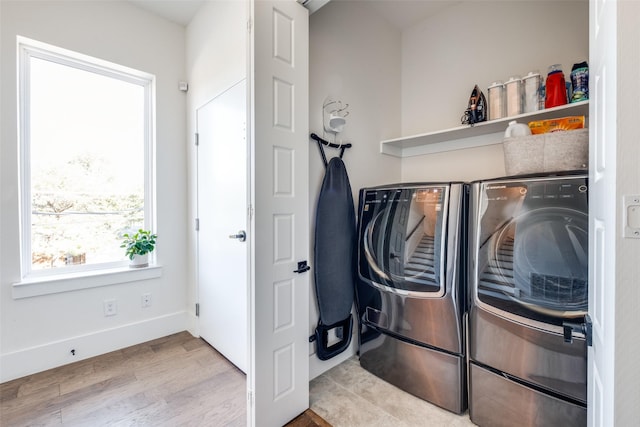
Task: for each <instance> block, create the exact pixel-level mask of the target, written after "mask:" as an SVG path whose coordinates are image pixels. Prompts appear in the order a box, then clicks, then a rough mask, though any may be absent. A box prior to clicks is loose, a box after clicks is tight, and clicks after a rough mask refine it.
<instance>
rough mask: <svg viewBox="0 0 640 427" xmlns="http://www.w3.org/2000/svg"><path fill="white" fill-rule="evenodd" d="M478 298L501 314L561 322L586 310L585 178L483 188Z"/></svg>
mask: <svg viewBox="0 0 640 427" xmlns="http://www.w3.org/2000/svg"><path fill="white" fill-rule="evenodd" d="M483 191H484V193H483V194H482V197H483V198H482V200H481V206H482V216H481V219H480V233H479V239H480V240H479V243H478V249H477V251H476V257H477V265H478V276H477V286H476V292H477V294H476V295H477V298H478V299H479V301H480V302H482V303H484V304H485V308H487V309H489V310H492V311H496V312H498V313H500V314H502V315H505V316H508V317H513V316H519V317H524V318H528V319H531V320H534V321H539V322H544V323H550V324H556V325H562V322H563V320H566V319H571V318H577V317H581V316H584V315H585V314H586V313H587V308H588V291H587V287H588V272H589V269H588V259H589V246H588V244H589V239H588V230H589V220H588V206H587V194H586V192H587V188H586V178H583V179H576V178H565V179H558V178H555V179H549V180H522V181H506V182H500V183H492V184H490V185H489V184H488V185H485V186H484V187H483Z"/></svg>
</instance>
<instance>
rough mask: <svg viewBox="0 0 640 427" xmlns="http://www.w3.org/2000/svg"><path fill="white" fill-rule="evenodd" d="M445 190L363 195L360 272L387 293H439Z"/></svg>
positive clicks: (427, 189) (369, 281)
mask: <svg viewBox="0 0 640 427" xmlns="http://www.w3.org/2000/svg"><path fill="white" fill-rule="evenodd" d="M447 196H448V188H447V187H442V186H434V187H420V188H399V189H378V190H372V191H369V192H367V193H365V194H364V203H363V206H362V211H361V212H360V223H361V226H360V231H359V233H360V236H359V240H360V244H359V273H360V276H361V278H363V279H364V280H366V281H367V282H368V283H371V284H372V285H374V286H378V287H383V288H385V289H387V290H389V291H399V292H402V291H408V292H411V293H412V294H413V293H429V294H433V293H435V294H437V295H440V294H441V293H442V289H443V280H442V275H443V265H442V264H443V262H444V257H443V248H444V239H443V232H444V226H445V225H446V219H445V217H444V216H445V212H446V211H447Z"/></svg>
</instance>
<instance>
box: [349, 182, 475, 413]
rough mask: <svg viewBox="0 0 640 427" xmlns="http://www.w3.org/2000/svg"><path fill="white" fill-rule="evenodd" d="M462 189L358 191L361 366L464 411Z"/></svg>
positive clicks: (458, 185)
mask: <svg viewBox="0 0 640 427" xmlns="http://www.w3.org/2000/svg"><path fill="white" fill-rule="evenodd" d="M467 193H468V187H467V185H466V184H463V183H419V184H398V185H390V186H383V187H373V188H365V189H362V190H360V200H359V221H358V277H359V281H358V283H357V289H356V299H357V307H358V317H359V327H360V328H359V330H360V334H359V342H360V364H361V365H362V367H363V368H365V369H366V370H368V371H369V372H372V373H373V374H375V375H377V376H379V377H380V378H383V379H385V380H386V381H387V382H390V383H392V384H394V385H396V386H397V387H399V388H401V389H403V390H405V391H407V392H409V393H412V394H414V395H415V396H418V397H420V398H422V399H424V400H427V401H429V402H432V403H434V404H436V405H438V406H441V407H443V408H445V409H448V410H449V411H452V412H455V413H462V412H464V411H465V410H466V407H467V399H466V394H467V393H466V385H465V384H466V368H465V366H466V365H465V333H464V327H463V325H464V321H463V320H464V315H465V300H466V298H465V288H464V283H465V272H464V269H463V266H464V265H465V260H464V259H463V257H464V256H465V252H464V251H463V250H462V248H463V247H464V244H465V239H466V218H465V212H466V203H467Z"/></svg>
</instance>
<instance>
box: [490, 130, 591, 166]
mask: <svg viewBox="0 0 640 427" xmlns="http://www.w3.org/2000/svg"><path fill="white" fill-rule="evenodd" d="M502 143H503V144H502V145H503V147H504V163H505V169H506V172H507V175H522V174H529V173H541V172H560V171H568V170H579V169H587V168H588V166H589V129H577V130H570V131H563V132H551V133H543V134H539V135H529V136H518V137H513V138H504V139H503V140H502Z"/></svg>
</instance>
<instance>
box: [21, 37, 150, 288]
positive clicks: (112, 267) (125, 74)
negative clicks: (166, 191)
mask: <svg viewBox="0 0 640 427" xmlns="http://www.w3.org/2000/svg"><path fill="white" fill-rule="evenodd" d="M17 51H18V64H19V69H18V77H19V78H18V80H19V84H18V91H19V93H18V113H19V126H18V127H19V130H18V131H19V152H20V166H19V167H20V190H21V191H20V197H21V201H20V221H21V223H20V245H21V280H20V281H19V282H17V283H14V284H13V297H14V299H18V298H26V297H32V296H37V295H46V294H52V293H58V292H66V291H71V290H78V289H86V288H93V287H98V286H105V285H111V284H118V283H126V282H132V281H137V280H145V279H150V278H154V277H160V276H161V275H162V267H161V266H159V265H157V264H156V257H155V253H152V254H150V255H151V256H150V259H149V261H150V267H147V268H141V269H132V268H129V267H128V262H127V261H126V260H124V261H122V262H115V263H114V262H112V263H106V264H94V265H91V264H89V265H82V266H74V267H75V268H74V267H70V268H64V269H62V271H61V270H60V269H55V270H41V271H40V270H38V271H34V270H32V269H31V234H30V229H29V233H28V235H27V231H26V229H25V224H30V223H31V182H30V176H31V173H30V172H31V171H30V161H29V160H30V151H29V141H30V138H29V137H30V135H29V134H28V132H29V108H28V107H29V106H28V105H27V102H23V101H24V100H28V99H29V95H30V88H29V79H28V78H27V77H28V76H29V75H30V74H29V61H30V58H32V57H34V58H39V59H44V60H49V61H53V62H56V63H58V64H62V65H67V66H71V67H74V68H77V69H81V70H85V71H88V72H94V73H98V74H102V75H104V76H107V77H112V78H117V79H120V80H123V81H128V82H130V83H134V84H138V85H140V86H142V87H143V88H144V92H145V100H146V105H145V111H144V117H145V153H144V155H145V159H146V161H145V171H144V176H145V184H144V185H145V189H144V191H145V204H144V217H145V225H144V227H145V228H146V229H149V230H156V227H155V224H156V209H155V206H156V205H155V199H156V197H155V196H156V189H155V179H156V166H155V140H156V138H155V123H156V115H155V108H154V105H155V92H156V91H155V87H156V79H155V76H154V75H152V74H149V73H144V72H141V71H138V70H135V69H132V68H128V67H124V66H122V65H118V64H114V63H111V62H108V61H104V60H101V59H97V58H94V57H90V56H87V55H83V54H80V53H77V52H73V51H69V50H66V49H63V48H59V47H56V46H52V45H49V44H46V43H42V42H39V41H36V40H32V39H29V38H26V37H21V36H18V37H17Z"/></svg>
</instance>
